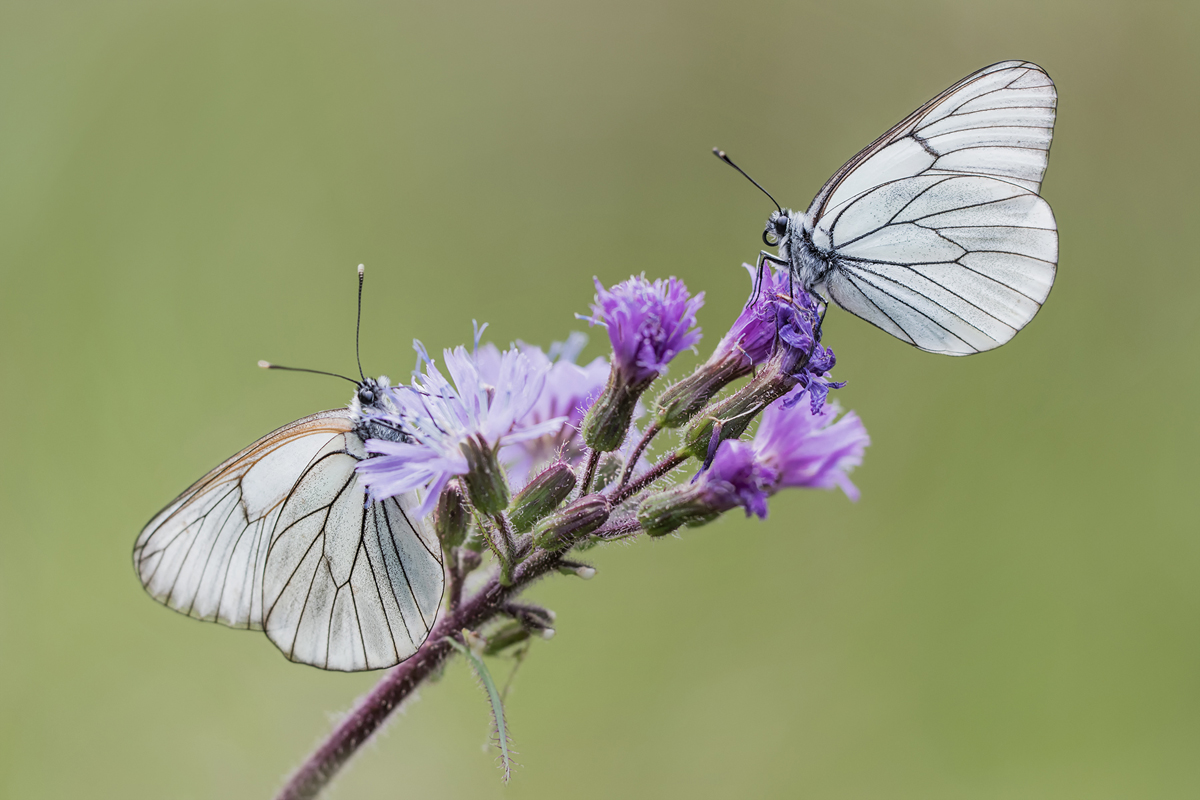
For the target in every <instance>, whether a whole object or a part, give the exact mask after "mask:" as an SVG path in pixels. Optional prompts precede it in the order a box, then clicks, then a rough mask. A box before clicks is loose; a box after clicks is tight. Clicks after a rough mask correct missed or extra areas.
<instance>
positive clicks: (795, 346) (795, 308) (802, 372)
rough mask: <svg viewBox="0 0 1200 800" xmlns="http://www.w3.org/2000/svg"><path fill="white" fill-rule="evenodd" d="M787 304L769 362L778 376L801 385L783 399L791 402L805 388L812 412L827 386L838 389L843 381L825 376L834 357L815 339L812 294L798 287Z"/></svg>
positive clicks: (831, 365) (815, 318)
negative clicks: (786, 310)
mask: <svg viewBox="0 0 1200 800" xmlns="http://www.w3.org/2000/svg"><path fill="white" fill-rule="evenodd" d="M790 305H791V309H790V310H789V312H788V313H787V314H785V315H784V316H783V318H782V319H781V320H780V325H779V340H778V346H777V347H776V348H775V353H774V354H773V355H772V357H771V362H770V363H771V367H773V368H774V371H775V372H776V373H777V374H778V375H779V377H780V378H782V379H784V380H787V381H790V382H791V383H794V384H795V385H797V386H799V387H800V389H801V391H800V392H797V393H795V394H794V395H790V396H789V397H788V400H787V402H788V403H789V404H791V405H794V404H795V403H798V402H800V398H801V397H802V396H803V395H804V393H805V392H807V393H808V396H809V404H810V405H811V407H812V412H813V413H814V414H816V413H817V412H818V411H820V410H821V406H822V405H824V403H825V398H826V397H828V396H829V390H830V389H840V388H842V387H843V386H845V385H846V384H845V382H838V381H831V380H829V371H830V370H832V369H833V365H834V364H835V363H837V359H836V358H835V357H834V355H833V351H832V350H830V349H829V348H828V347H822V346H821V345H820V343H819V342H818V341H817V337H816V335H815V333H814V329H815V327H816V324H817V320H818V319H819V316H818V314H817V304H816V302H815V301H814V300H813V298H812V295H810V294H809V293H808V292H806V291H803V290H800V291H798V292H796V295H795V298H794V299H792V300H791V301H790ZM789 388H790V387H789Z"/></svg>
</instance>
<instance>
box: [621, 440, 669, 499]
mask: <svg viewBox="0 0 1200 800" xmlns="http://www.w3.org/2000/svg"><path fill="white" fill-rule="evenodd" d="M658 431H659V427H658V424H657V423H655V424H653V425H651V426H650V427H649V428H647V429H646V432H645V433H644V434H642V439H641V441H639V442H638V443H637V447H635V448H633V453H631V454H630V456H629V463H627V464H626V465H625V471H624V472H623V473H621V482H620V483H618V484H617V491H620V490H621V489H624V488H625V484H627V483H629V479H630V478H632V477H633V471H634V470H635V469H637V463H638V459H639V458H641V457H642V453H644V452H646V448H647V447H648V446H649V445H650V440H651V439H653V438H654V437H655V436H657V435H658Z"/></svg>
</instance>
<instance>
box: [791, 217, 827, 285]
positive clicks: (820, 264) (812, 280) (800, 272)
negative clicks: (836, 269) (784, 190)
mask: <svg viewBox="0 0 1200 800" xmlns="http://www.w3.org/2000/svg"><path fill="white" fill-rule="evenodd" d="M787 216H788V220H787V230H786V232H785V233H784V235H783V236H782V237H780V239H779V257H780V258H782V259H784V260H786V261H787V262H788V266H789V268H790V269H791V271H792V275H793V276H795V278H796V282H797V283H799V284H800V285H801V286H802V287H804V289H805V291H808V292H812V291H820V290H821V289H822V288H823V286H824V283H825V278H826V277H828V275H829V273H830V272H831V271H832V270H833V253H832V251H831V249H830V248H829V246H828V245H829V237H828V236H827V235H825V236H822V235H821V234H822V231H819V230H814V227H813V222H812V220H811V219H810V218H809V217H808V215H807V214H800V213H797V212H794V211H789V212H787ZM822 245H825V246H824V247H822Z"/></svg>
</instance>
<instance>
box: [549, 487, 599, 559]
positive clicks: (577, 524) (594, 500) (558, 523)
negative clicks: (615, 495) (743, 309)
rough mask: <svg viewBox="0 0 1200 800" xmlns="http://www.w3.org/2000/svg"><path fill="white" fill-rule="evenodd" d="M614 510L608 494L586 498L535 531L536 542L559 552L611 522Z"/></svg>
mask: <svg viewBox="0 0 1200 800" xmlns="http://www.w3.org/2000/svg"><path fill="white" fill-rule="evenodd" d="M610 511H611V509H610V507H609V504H608V498H606V497H604V495H600V494H589V495H584V496H583V497H581V498H579V499H578V500H576V501H575V502H574V503H571V505H569V506H567V507H566V508H564V509H562V510H561V511H556V512H555V513H553V514H551V515H550V516H548V517H546V518H545V519H543V520H542V521H541V522H539V523H538V524H537V525H536V526H535V527H534V529H533V543H534V544H536V545H537V546H538V547H544V548H546V549H547V550H558V549H560V548H562V547H564V546H566V545H568V544H570V543H571V542H572V541H574V540H575V539H577V538H578V537H580V536H583V535H585V534H588V533H591V532H592V531H594V530H596V528H599V527H600V526H601V525H603V524H604V523H605V522H606V521H607V520H608V515H609V512H610Z"/></svg>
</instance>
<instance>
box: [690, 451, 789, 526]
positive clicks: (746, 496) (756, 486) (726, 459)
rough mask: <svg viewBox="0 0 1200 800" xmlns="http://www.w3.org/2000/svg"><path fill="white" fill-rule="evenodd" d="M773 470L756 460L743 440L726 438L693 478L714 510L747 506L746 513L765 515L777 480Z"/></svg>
mask: <svg viewBox="0 0 1200 800" xmlns="http://www.w3.org/2000/svg"><path fill="white" fill-rule="evenodd" d="M777 477H778V476H777V474H776V472H775V469H774V468H773V467H772V466H771V465H770V464H767V463H766V462H764V461H763V460H761V459H759V458H758V457H757V455H756V453H755V452H754V449H753V448H752V447H751V446H750V445H749V444H748V443H746V442H740V441H726V442H724V443H723V444H722V445H721V447H720V449H719V450H718V451H717V454H716V456H715V457H714V458H713V460H712V464H711V465H710V466H709V468H708V469H706V470H704V471H703V472H702V473H700V475H699V476H698V477H697V479H696V484H697V485H701V486H703V487H704V490H705V491H706V492H707V493H708V494H709V495H710V500H709V504H710V505H711V506H712V508H713V509H714V510H720V511H728V510H729V509H731V508H734V507H735V506H741V507H742V508H744V509H746V516H750V515H751V514H755V515H756V516H758V517H759V518H761V519H765V518H766V516H767V497H769V496H770V495H771V494H772V493H773V491H772V490H773V488H774V486H775V483H776V480H777Z"/></svg>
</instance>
